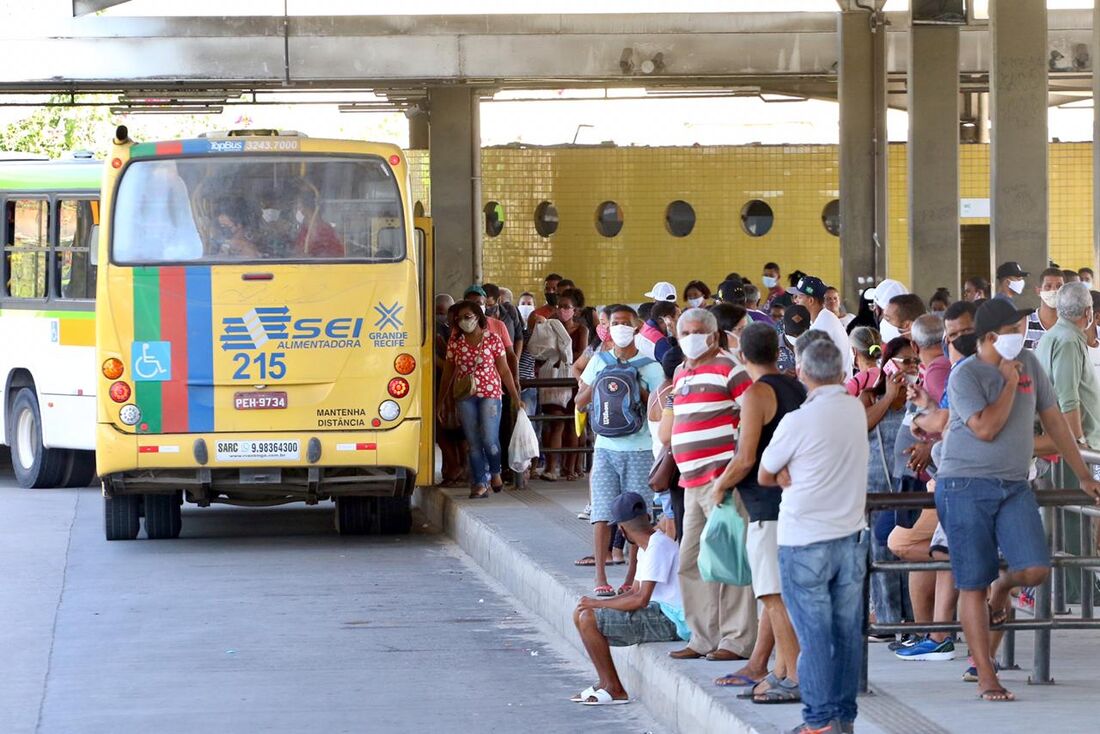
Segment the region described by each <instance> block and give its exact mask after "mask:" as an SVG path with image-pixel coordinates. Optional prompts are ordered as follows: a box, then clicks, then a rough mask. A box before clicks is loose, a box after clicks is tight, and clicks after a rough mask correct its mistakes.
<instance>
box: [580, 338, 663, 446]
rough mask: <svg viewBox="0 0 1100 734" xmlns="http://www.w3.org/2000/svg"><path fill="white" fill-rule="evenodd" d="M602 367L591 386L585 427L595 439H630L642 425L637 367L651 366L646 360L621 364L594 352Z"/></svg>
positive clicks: (643, 421)
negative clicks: (587, 426) (599, 437)
mask: <svg viewBox="0 0 1100 734" xmlns="http://www.w3.org/2000/svg"><path fill="white" fill-rule="evenodd" d="M596 357H598V358H599V359H600V360H601V361H603V363H604V365H605V367H604V368H603V369H602V370H600V373H599V374H598V375H596V382H595V383H594V384H593V385H592V406H591V407H590V408H589V410H588V425H590V426H592V430H593V432H595V434H596V435H597V436H604V437H606V438H619V437H621V436H630V435H633V434H635V433H637V432H638V431H640V430H642V428H644V427H645V425H646V411H645V405H643V404H642V376H641V374H640V373H639V372H638V369H639V368H640V367H645V366H647V365H649V364H653V360H652V359H649V358H647V357H640V358H635V359H634V360H633V361H631V362H622V361H620V360H619V359H617V358H616V357H615V356H614V355H613V354H611V353H609V352H597V353H596Z"/></svg>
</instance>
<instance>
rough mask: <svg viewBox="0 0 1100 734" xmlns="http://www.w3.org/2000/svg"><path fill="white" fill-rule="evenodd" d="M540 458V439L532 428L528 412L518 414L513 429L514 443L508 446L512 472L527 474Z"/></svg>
mask: <svg viewBox="0 0 1100 734" xmlns="http://www.w3.org/2000/svg"><path fill="white" fill-rule="evenodd" d="M538 456H539V439H538V436H536V435H535V429H534V428H533V427H532V426H531V419H530V418H528V417H527V413H526V411H523V410H521V411H519V412H518V413H516V425H515V428H513V429H512V443H510V444H509V445H508V463H509V465H510V466H511V467H512V471H516V472H525V471H527V467H528V466H530V465H531V462H532V461H534V460H535V459H537V458H538Z"/></svg>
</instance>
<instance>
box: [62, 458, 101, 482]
mask: <svg viewBox="0 0 1100 734" xmlns="http://www.w3.org/2000/svg"><path fill="white" fill-rule="evenodd" d="M68 454H69V456H68V458H67V460H66V461H65V472H64V474H63V475H62V477H61V486H62V487H78V488H79V487H87V486H88V485H89V484H91V483H92V479H94V478H95V452H94V451H81V450H80V449H72V450H71V451H69V452H68Z"/></svg>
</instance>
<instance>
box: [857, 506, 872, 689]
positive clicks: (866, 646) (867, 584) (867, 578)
mask: <svg viewBox="0 0 1100 734" xmlns="http://www.w3.org/2000/svg"><path fill="white" fill-rule="evenodd" d="M870 518H871V513H870V512H868V513H867V519H868V523H867V527H868V530H867V572H866V573H864V574H863V658H862V659H861V660H860V663H859V692H860V693H867V692H868V691H869V689H870V683H869V675H868V665H869V662H868V657H869V653H870V652H871V645H870V642H869V641H868V639H867V630H868V628H869V627H870V625H871V574H872V573H874V569H873V560H874V557H873V556H872V555H871V543H872V542H873V541H872V540H871V532H872V531H871V529H870V528H871V523H870Z"/></svg>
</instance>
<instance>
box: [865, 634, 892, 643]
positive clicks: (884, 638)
mask: <svg viewBox="0 0 1100 734" xmlns="http://www.w3.org/2000/svg"><path fill="white" fill-rule="evenodd" d="M896 639H897V635H867V641H868V642H872V643H874V642H894V641H895V640H896Z"/></svg>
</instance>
